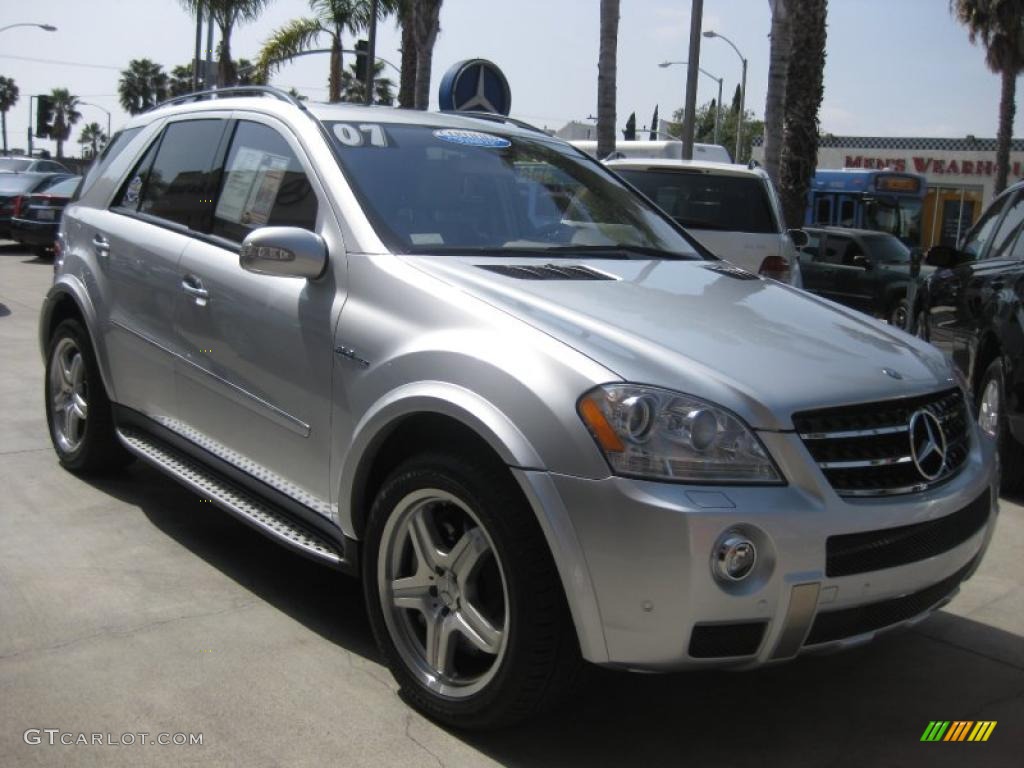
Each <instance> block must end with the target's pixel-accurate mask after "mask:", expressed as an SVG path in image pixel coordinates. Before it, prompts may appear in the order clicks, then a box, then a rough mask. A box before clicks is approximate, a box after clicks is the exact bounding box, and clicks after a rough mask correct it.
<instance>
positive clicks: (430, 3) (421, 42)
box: [412, 0, 444, 109]
mask: <svg viewBox="0 0 1024 768" xmlns="http://www.w3.org/2000/svg"><path fill="white" fill-rule="evenodd" d="M442 2H444V0H415V2H414V3H413V7H412V37H413V42H414V43H415V45H416V86H415V88H414V89H413V106H414V107H415V108H416V109H427V108H429V106H430V69H431V67H432V66H433V64H434V43H435V42H437V33H438V32H440V31H441V21H440V18H441V3H442Z"/></svg>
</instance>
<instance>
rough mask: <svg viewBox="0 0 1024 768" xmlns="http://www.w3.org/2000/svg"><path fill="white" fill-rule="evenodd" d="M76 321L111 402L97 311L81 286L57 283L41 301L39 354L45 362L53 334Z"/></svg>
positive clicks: (75, 283) (111, 384) (110, 382)
mask: <svg viewBox="0 0 1024 768" xmlns="http://www.w3.org/2000/svg"><path fill="white" fill-rule="evenodd" d="M68 319H77V320H79V321H80V322H81V323H82V326H83V327H84V328H85V332H86V333H87V334H88V336H89V343H90V344H91V345H92V350H93V354H94V355H95V357H96V362H97V364H98V365H99V369H100V378H101V379H102V380H103V386H104V388H105V389H106V390H107V397H108V398H109V399H110V400H111V401H113V400H115V398H114V388H113V383H112V381H111V377H110V371H109V369H108V367H107V356H106V354H104V351H105V350H104V348H103V347H102V344H101V339H100V338H99V337H98V335H97V334H96V331H95V327H96V310H95V307H93V304H92V301H91V300H90V299H89V295H88V293H87V292H86V290H85V288H84V286H81V285H80V284H79V283H78V282H77V281H75V280H73V279H70V278H67V277H65V278H63V279H60V280H59V281H58V282H56V283H54V285H53V286H52V287H51V288H50V290H49V291H48V292H47V294H46V298H45V299H44V301H43V307H42V310H41V311H40V313H39V351H40V354H41V355H42V356H43V360H44V362H45V360H46V353H47V348H48V347H49V344H50V338H51V337H52V336H53V332H54V330H56V328H57V326H58V325H60V323H62V322H63V321H64V320H68Z"/></svg>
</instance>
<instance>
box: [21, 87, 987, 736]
mask: <svg viewBox="0 0 1024 768" xmlns="http://www.w3.org/2000/svg"><path fill="white" fill-rule="evenodd" d="M213 94H214V95H210V96H206V97H199V99H198V100H196V99H197V97H196V96H194V95H190V96H187V97H182V98H181V99H174V100H171V102H169V103H167V104H165V105H163V106H160V107H158V108H156V109H154V110H152V111H149V112H146V113H143V114H141V115H137V116H134V117H133V118H131V120H130V122H129V123H128V125H127V127H126V129H125V130H124V131H123V132H122V133H121V134H119V136H117V137H115V139H114V140H113V141H112V142H111V145H110V147H109V148H108V149H107V150H106V151H105V153H104V155H103V156H102V157H101V158H100V161H99V162H98V163H97V165H96V167H95V168H93V169H92V170H91V171H90V173H89V174H87V176H86V179H85V180H84V181H83V183H82V188H81V191H80V193H79V196H78V198H77V199H76V200H75V201H74V202H72V203H71V204H69V205H68V206H67V208H65V211H64V217H63V220H62V222H61V230H60V238H61V243H62V248H61V250H60V254H59V256H58V258H57V259H56V260H55V273H54V283H53V285H52V287H51V288H50V290H49V291H48V293H47V296H46V299H45V301H44V305H43V308H42V311H41V313H40V321H39V322H40V325H39V338H40V343H41V347H42V351H43V355H44V359H45V361H46V372H45V377H44V382H45V404H46V413H47V425H48V429H49V433H50V437H51V440H52V442H53V446H54V450H55V451H56V454H57V457H58V459H59V461H60V462H61V464H62V465H63V466H64V467H66V468H67V469H69V470H71V471H74V472H81V473H86V472H90V471H101V470H114V469H116V468H117V467H119V466H123V465H124V463H125V462H126V461H128V460H130V459H131V458H132V457H135V458H137V459H140V460H142V461H144V462H146V463H149V464H152V465H153V466H155V467H157V468H158V469H160V470H161V471H163V472H165V473H167V474H168V475H170V476H171V477H173V478H175V479H177V480H178V481H180V482H181V483H183V484H185V485H186V486H188V487H190V488H192V489H195V490H196V491H197V492H198V493H199V494H200V495H201V496H202V498H203V500H206V501H211V502H213V503H214V504H216V505H217V506H219V507H221V508H222V509H224V510H226V511H228V512H229V513H231V514H234V515H236V516H238V517H239V518H240V519H242V520H243V521H245V522H247V523H248V524H250V525H252V526H253V527H255V528H256V529H258V530H260V531H261V532H263V533H265V534H266V535H268V536H270V537H272V538H273V539H274V540H276V541H278V542H280V543H281V544H284V545H286V546H288V547H291V548H293V549H294V550H296V551H298V552H301V553H303V554H305V555H308V556H309V557H312V558H315V559H316V560H318V561H319V562H322V563H325V564H327V565H329V566H332V567H335V568H338V569H341V570H343V571H346V572H349V573H351V574H354V575H356V576H359V577H360V578H362V580H363V585H364V595H365V598H366V604H367V609H368V612H369V616H370V622H371V625H372V627H373V631H374V635H375V637H376V640H377V643H378V646H379V648H380V652H381V658H382V659H383V660H384V661H385V662H386V663H387V665H388V666H389V667H390V669H391V671H392V673H393V674H394V676H395V678H396V679H397V680H398V682H399V685H400V686H401V688H402V689H403V691H404V695H405V698H406V700H407V701H409V702H411V703H412V704H413V705H414V706H416V707H418V708H419V709H420V710H421V711H423V712H424V713H426V714H428V715H430V716H431V717H433V718H435V719H437V720H440V721H442V722H445V723H448V724H450V725H453V726H458V727H461V728H483V727H488V726H496V725H501V724H506V723H509V722H512V721H515V720H517V719H519V718H522V717H525V716H527V715H532V714H536V713H538V712H541V711H543V710H544V709H545V708H546V707H549V706H551V705H552V704H553V703H554V702H555V701H557V700H558V699H559V698H560V697H563V696H564V695H565V694H566V693H567V691H569V690H570V689H571V683H572V681H573V679H574V678H575V677H576V673H577V672H578V670H579V668H580V665H581V659H582V660H586V661H588V662H591V663H594V664H600V665H605V666H609V667H616V668H622V669H634V670H651V671H657V670H667V669H680V668H689V669H706V668H709V667H721V666H728V667H744V666H745V667H755V666H759V665H762V664H767V663H769V662H775V661H779V660H783V659H789V658H793V657H795V656H796V655H798V654H800V653H803V652H805V651H807V652H810V651H818V650H826V649H840V648H845V647H849V646H852V645H857V644H860V643H862V642H864V641H867V640H869V639H870V638H872V637H874V636H875V635H876V634H878V633H879V632H882V631H884V630H888V629H892V628H896V627H901V626H907V625H909V624H910V623H912V622H915V621H917V620H919V619H920V618H922V617H923V616H925V615H927V614H928V613H929V612H931V611H933V610H935V609H936V608H938V607H939V606H941V605H943V604H944V603H946V602H947V601H948V600H949V599H951V597H952V596H953V595H954V593H955V592H956V591H957V589H958V587H959V585H960V583H961V582H962V581H963V580H964V579H966V578H968V577H969V576H970V575H971V574H972V573H973V571H974V570H975V568H977V566H978V563H979V561H980V559H981V557H982V556H983V553H984V551H985V549H986V546H987V543H988V540H989V538H990V536H991V533H992V530H993V525H994V523H995V519H996V515H997V512H998V496H997V494H996V493H994V488H995V485H996V483H997V477H998V466H997V464H996V462H995V461H994V445H993V443H992V441H991V440H988V439H985V438H983V437H982V436H981V433H980V432H979V430H978V428H977V425H976V423H975V422H974V420H973V419H970V418H968V415H967V412H966V405H965V402H964V395H963V391H962V389H961V388H960V386H959V385H958V383H957V381H956V379H955V378H954V371H953V368H952V366H951V365H950V363H949V361H947V360H946V358H945V357H944V356H943V355H942V354H941V353H940V352H939V351H938V350H936V349H935V348H934V347H932V346H930V345H929V344H926V343H924V342H922V341H921V340H919V339H916V338H914V337H912V336H908V335H907V334H904V333H902V332H899V331H896V330H894V329H891V328H889V327H888V326H885V325H883V324H880V323H876V322H874V321H873V320H871V319H869V318H866V317H864V316H862V315H860V314H859V313H856V312H853V311H852V310H847V309H845V308H837V307H835V306H834V305H832V304H830V303H828V302H825V301H823V300H821V299H820V298H818V297H815V296H812V295H810V294H808V293H805V292H803V291H797V290H794V289H793V288H791V287H790V286H787V285H782V284H780V283H777V282H775V281H773V280H766V279H764V278H761V277H758V276H757V275H754V274H751V273H748V272H745V271H743V270H740V269H737V268H736V267H733V266H730V265H728V264H725V263H723V262H721V261H720V260H718V259H716V258H714V257H712V256H710V255H706V254H704V252H703V251H702V249H700V248H699V247H698V246H697V245H696V243H695V242H694V241H693V240H692V238H690V236H689V235H687V234H686V232H685V231H684V230H683V229H681V228H680V227H679V226H678V225H677V224H676V223H675V222H674V221H673V220H672V219H671V218H670V217H669V216H667V215H666V214H665V213H664V212H662V211H661V210H659V209H658V208H656V207H655V206H654V205H652V204H651V203H650V201H649V200H647V199H646V198H645V197H643V196H641V195H639V194H637V193H636V192H635V190H634V189H633V188H632V187H630V186H628V185H626V184H624V183H623V182H622V181H621V179H620V178H619V177H618V176H616V175H615V174H613V173H611V172H610V171H609V170H608V169H607V168H605V167H604V166H603V165H601V164H600V163H598V162H596V161H595V160H593V159H591V158H588V157H587V156H585V155H583V154H581V153H579V152H578V151H576V150H574V149H573V148H571V147H570V146H569V145H567V144H565V143H564V142H562V141H559V140H558V139H555V138H553V137H550V136H548V135H547V134H545V133H544V132H542V131H540V130H538V129H534V128H532V127H530V126H526V125H525V124H522V123H519V122H517V121H510V120H507V119H505V118H502V117H500V116H498V115H493V116H488V117H478V116H470V115H459V114H452V113H427V112H419V111H414V110H393V109H387V108H383V107H362V106H356V105H351V104H348V105H346V104H315V105H314V104H310V105H305V104H303V103H302V102H300V101H297V100H295V99H293V98H292V97H290V96H289V95H288V94H286V93H284V92H283V91H279V90H276V89H270V88H255V87H242V88H225V89H221V90H218V91H215V92H213ZM214 96H215V98H214ZM218 546H230V542H218ZM360 620H361V619H360ZM320 682H321V683H322V684H324V685H329V684H330V671H329V670H325V671H324V677H323V680H321V681H320Z"/></svg>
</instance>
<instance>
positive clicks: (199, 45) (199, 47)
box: [192, 5, 203, 92]
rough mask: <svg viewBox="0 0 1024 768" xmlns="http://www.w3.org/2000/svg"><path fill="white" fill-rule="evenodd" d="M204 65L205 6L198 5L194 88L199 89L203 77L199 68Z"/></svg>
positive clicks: (193, 68) (193, 64)
mask: <svg viewBox="0 0 1024 768" xmlns="http://www.w3.org/2000/svg"><path fill="white" fill-rule="evenodd" d="M202 65H203V6H201V5H199V6H197V7H196V57H195V58H194V59H193V60H192V90H193V92H194V91H198V90H199V84H200V83H201V82H202V79H201V78H200V77H199V68H200V67H201V66H202Z"/></svg>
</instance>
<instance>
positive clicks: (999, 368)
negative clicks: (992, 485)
mask: <svg viewBox="0 0 1024 768" xmlns="http://www.w3.org/2000/svg"><path fill="white" fill-rule="evenodd" d="M993 382H994V384H995V387H996V392H997V393H998V398H999V401H998V402H999V406H998V408H997V409H996V442H997V445H998V446H999V461H1000V464H1001V465H1002V479H1001V485H1000V488H1001V490H1002V491H1004V492H1006V491H1009V492H1016V491H1020V490H1022V489H1024V445H1021V444H1020V443H1019V442H1017V440H1016V439H1015V438H1014V436H1013V434H1012V433H1011V432H1010V426H1009V424H1008V422H1007V418H1006V373H1005V371H1004V369H1003V361H1002V360H999V359H997V360H993V361H992V363H991V364H990V365H989V367H988V368H986V369H985V374H984V375H983V376H982V377H981V385H980V386H979V387H978V391H977V400H976V402H975V415H976V416H980V415H981V404H982V400H983V399H984V397H985V392H986V390H987V389H988V387H989V384H990V383H993Z"/></svg>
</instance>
